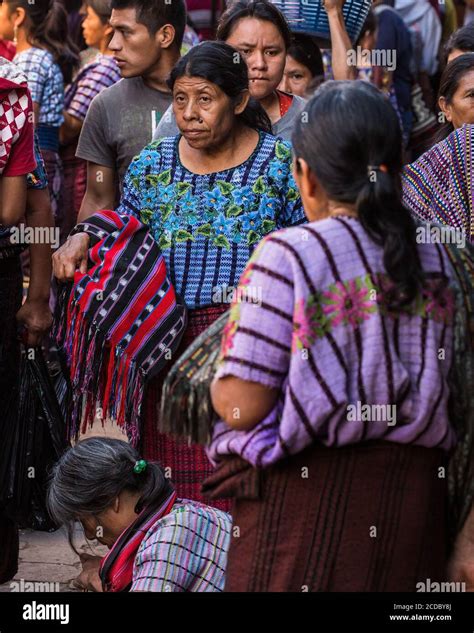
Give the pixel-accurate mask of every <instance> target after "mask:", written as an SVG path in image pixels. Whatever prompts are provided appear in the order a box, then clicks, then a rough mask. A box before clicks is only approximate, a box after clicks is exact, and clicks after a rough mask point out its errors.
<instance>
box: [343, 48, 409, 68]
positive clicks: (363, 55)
mask: <svg viewBox="0 0 474 633" xmlns="http://www.w3.org/2000/svg"><path fill="white" fill-rule="evenodd" d="M347 65H348V66H353V67H355V68H357V66H372V67H374V66H379V67H381V68H386V69H387V70H390V71H392V72H393V71H394V70H396V69H397V51H396V50H395V49H393V48H388V49H380V50H378V49H377V50H372V51H371V50H369V49H368V48H362V47H361V46H357V48H356V49H351V50H349V51H347Z"/></svg>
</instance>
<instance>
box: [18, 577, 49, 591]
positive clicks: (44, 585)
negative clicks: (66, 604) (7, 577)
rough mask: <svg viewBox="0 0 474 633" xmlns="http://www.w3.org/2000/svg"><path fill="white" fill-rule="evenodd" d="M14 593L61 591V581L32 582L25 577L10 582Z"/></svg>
mask: <svg viewBox="0 0 474 633" xmlns="http://www.w3.org/2000/svg"><path fill="white" fill-rule="evenodd" d="M10 591H11V592H12V593H59V592H60V591H61V588H60V586H59V582H30V581H28V580H24V579H23V578H22V579H21V580H20V581H19V582H18V581H16V580H15V581H13V582H11V583H10Z"/></svg>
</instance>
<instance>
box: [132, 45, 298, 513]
mask: <svg viewBox="0 0 474 633" xmlns="http://www.w3.org/2000/svg"><path fill="white" fill-rule="evenodd" d="M170 87H171V89H172V90H173V101H174V112H175V116H176V119H177V122H178V126H179V129H180V130H181V134H180V135H178V136H176V137H173V138H164V139H162V140H161V141H159V142H156V143H152V144H151V145H148V146H147V147H146V148H145V149H144V150H143V152H142V153H141V154H140V155H139V156H137V157H136V158H135V160H134V161H133V162H132V163H131V165H130V168H129V170H128V173H127V176H126V178H125V181H124V189H123V195H122V200H121V204H120V207H119V212H121V213H126V214H133V215H135V216H137V217H138V218H139V219H141V221H142V222H144V223H146V224H148V225H149V227H150V230H151V231H152V233H153V235H154V237H155V239H156V240H157V242H158V243H159V245H160V247H161V249H162V251H163V254H164V256H165V259H166V263H167V266H168V270H169V275H170V278H171V280H172V282H173V284H174V285H175V288H176V291H177V292H178V294H180V295H181V296H182V297H183V298H184V300H185V302H186V304H187V306H188V308H189V310H190V315H189V326H188V330H187V335H186V336H185V341H184V346H187V345H189V344H190V342H191V341H192V340H193V339H194V338H195V337H196V336H197V335H198V334H200V333H201V332H202V331H203V330H204V329H205V328H207V327H208V326H209V325H210V324H211V323H212V322H213V321H214V320H215V319H216V318H217V317H218V316H220V315H221V314H222V313H223V312H224V311H225V310H226V309H227V307H228V302H229V301H230V300H231V299H232V290H233V289H234V288H236V286H237V284H238V282H239V278H240V276H241V274H242V273H243V271H244V269H245V266H246V263H247V261H248V259H249V257H250V256H251V254H252V252H253V251H254V249H255V247H256V246H257V244H258V243H259V242H260V240H261V239H262V238H263V237H264V236H265V235H268V234H269V233H271V232H273V231H275V230H277V229H280V228H283V227H287V226H292V225H296V224H299V223H301V222H303V221H304V219H305V218H304V213H303V209H302V206H301V200H300V196H299V193H298V191H297V189H296V185H295V182H294V180H293V176H292V154H291V147H290V145H289V144H288V143H286V142H284V141H281V140H278V139H276V138H275V137H273V136H272V135H271V134H269V133H268V130H270V129H271V127H270V121H269V120H268V118H267V116H266V114H265V112H264V111H263V110H262V109H261V107H260V106H259V105H258V104H257V103H255V102H253V101H252V100H251V99H250V96H249V91H248V76H247V67H246V65H245V62H244V61H243V60H242V59H241V58H240V56H239V54H238V53H236V51H234V49H232V48H231V47H230V46H228V45H226V44H224V43H216V42H212V43H211V42H205V43H203V44H200V45H198V46H196V47H195V48H193V49H192V50H191V51H190V52H189V53H188V55H186V56H185V57H184V58H183V59H182V60H181V61H180V62H179V63H178V65H177V66H176V68H175V69H174V71H173V73H172V75H171V79H170ZM157 389H158V391H161V385H157ZM155 392H156V389H155ZM159 396H160V393H159V392H158V393H154V394H153V395H152V396H150V397H149V398H148V402H149V409H148V411H147V414H146V418H147V421H146V428H145V433H144V442H145V453H146V456H147V457H149V458H151V459H158V460H159V461H160V462H161V463H162V464H163V466H164V467H167V466H168V467H170V468H171V473H172V478H173V480H174V483H175V484H176V486H177V488H178V490H179V494H180V495H181V496H185V497H189V498H192V499H197V500H200V498H201V497H200V484H201V482H202V480H203V478H204V476H205V475H206V473H208V472H209V471H210V465H209V463H208V461H207V458H206V457H205V455H204V452H203V451H202V449H201V448H198V447H190V448H188V447H187V445H186V446H182V445H179V446H178V445H177V444H176V443H175V442H174V441H172V440H170V439H169V438H167V437H166V438H165V437H164V436H162V435H158V434H157V432H156V430H155V426H156V425H155V419H156V399H157V398H159ZM217 505H219V504H217ZM221 507H222V506H221Z"/></svg>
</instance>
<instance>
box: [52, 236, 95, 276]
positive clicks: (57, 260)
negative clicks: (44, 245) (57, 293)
mask: <svg viewBox="0 0 474 633" xmlns="http://www.w3.org/2000/svg"><path fill="white" fill-rule="evenodd" d="M89 242H90V238H89V236H88V235H87V233H77V234H76V235H73V236H72V237H69V238H68V239H67V241H66V243H65V244H63V246H61V248H60V249H59V250H58V251H56V253H54V255H53V274H54V276H55V277H56V279H57V280H58V281H63V282H67V281H73V279H74V275H75V273H76V270H80V272H81V273H83V274H85V273H86V272H87V260H88V252H89Z"/></svg>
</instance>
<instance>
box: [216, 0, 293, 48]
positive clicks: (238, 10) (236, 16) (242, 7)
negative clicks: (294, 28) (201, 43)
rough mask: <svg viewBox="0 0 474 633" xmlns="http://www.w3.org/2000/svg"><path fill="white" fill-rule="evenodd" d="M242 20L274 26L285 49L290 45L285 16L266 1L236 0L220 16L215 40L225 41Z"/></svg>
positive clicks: (290, 36) (289, 30)
mask: <svg viewBox="0 0 474 633" xmlns="http://www.w3.org/2000/svg"><path fill="white" fill-rule="evenodd" d="M243 18H256V19H257V20H266V21H267V22H271V23H272V24H274V25H275V26H276V27H277V29H278V30H279V31H280V33H281V36H282V38H283V40H284V42H285V46H286V48H289V47H290V45H291V38H292V35H291V29H290V27H289V26H288V22H287V21H286V18H285V16H284V15H283V13H282V12H281V11H279V9H277V8H276V6H275V5H274V4H272V3H271V2H269V1H268V0H236V1H235V2H232V4H230V5H229V7H228V9H227V10H226V11H225V12H224V13H223V14H222V16H221V18H220V20H219V24H218V25H217V39H218V40H222V41H224V42H225V41H227V39H228V38H229V37H230V35H231V34H232V31H233V30H234V27H235V26H236V24H237V22H239V20H242V19H243Z"/></svg>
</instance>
